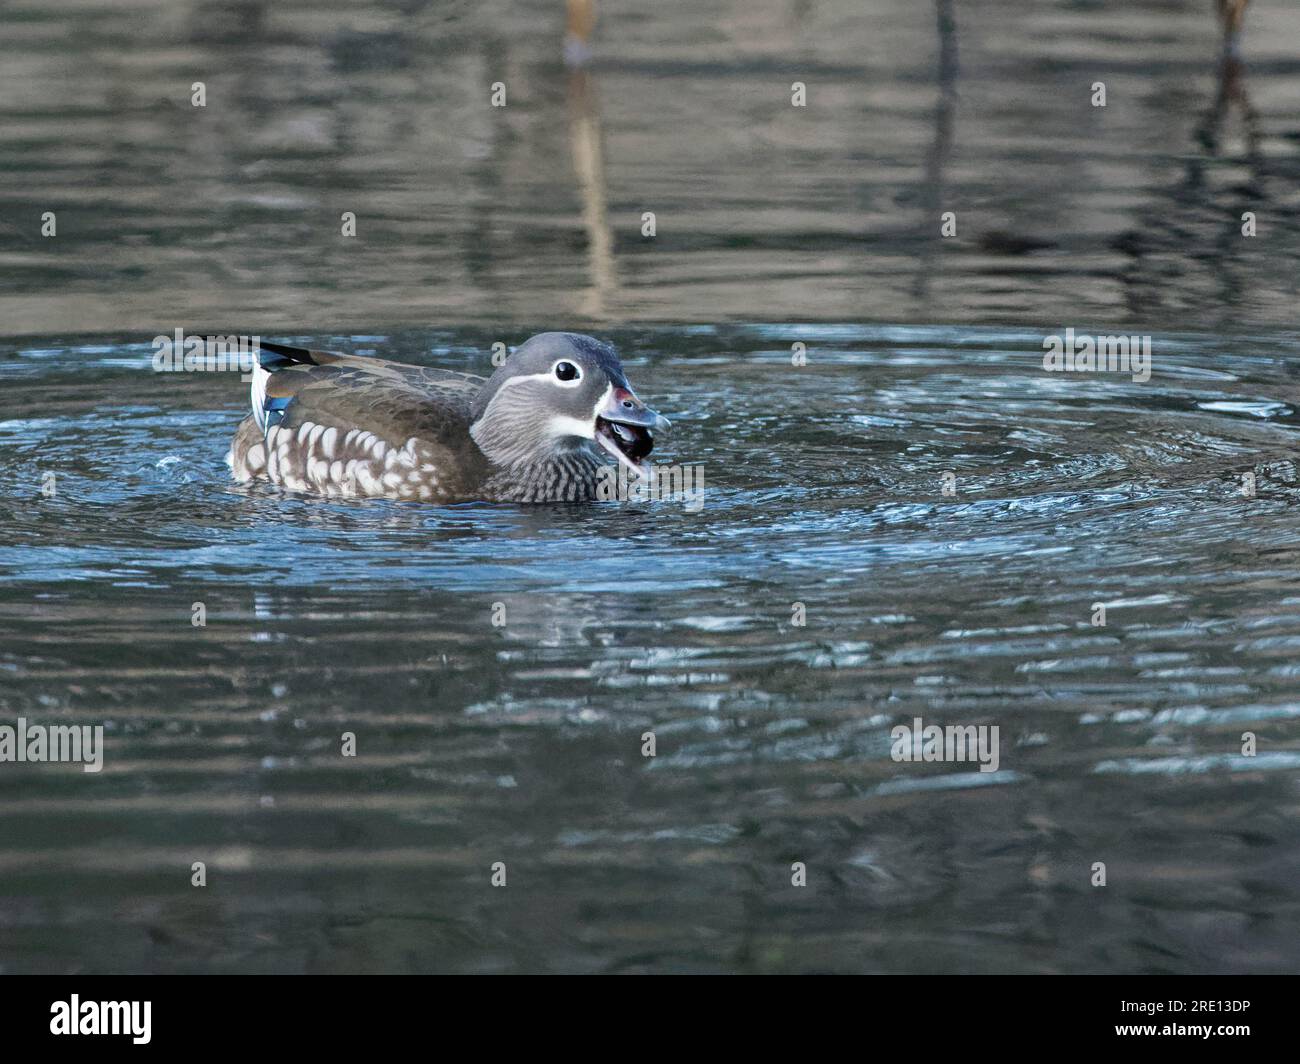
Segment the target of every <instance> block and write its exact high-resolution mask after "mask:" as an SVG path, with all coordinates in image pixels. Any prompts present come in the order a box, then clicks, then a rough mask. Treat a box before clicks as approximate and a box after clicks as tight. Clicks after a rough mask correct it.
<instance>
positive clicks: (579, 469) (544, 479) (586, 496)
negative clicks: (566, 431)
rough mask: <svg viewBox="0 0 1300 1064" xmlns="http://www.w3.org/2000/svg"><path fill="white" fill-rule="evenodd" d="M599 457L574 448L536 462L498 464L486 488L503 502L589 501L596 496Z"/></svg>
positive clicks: (583, 449)
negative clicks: (508, 464) (509, 464)
mask: <svg viewBox="0 0 1300 1064" xmlns="http://www.w3.org/2000/svg"><path fill="white" fill-rule="evenodd" d="M600 466H601V463H600V460H599V459H597V458H596V456H595V455H593V454H592V453H591V452H590V451H588V450H587V449H586V448H575V449H573V450H571V451H565V452H563V453H561V454H558V455H553V456H551V457H549V458H547V459H545V460H544V461H540V462H518V463H516V464H514V465H511V466H498V467H497V469H496V471H495V472H494V473H493V474H492V475H491V476H490V477H489V478H488V481H487V484H486V488H487V490H488V492H489V493H490V495H491V496H492V497H493V498H496V499H500V500H502V501H506V502H589V501H590V500H592V499H594V498H595V497H596V485H597V470H599V469H600Z"/></svg>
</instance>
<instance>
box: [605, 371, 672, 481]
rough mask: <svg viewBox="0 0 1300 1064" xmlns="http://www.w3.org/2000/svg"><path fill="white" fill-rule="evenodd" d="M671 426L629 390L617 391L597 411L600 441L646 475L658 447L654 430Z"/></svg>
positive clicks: (613, 453) (624, 462) (641, 473)
mask: <svg viewBox="0 0 1300 1064" xmlns="http://www.w3.org/2000/svg"><path fill="white" fill-rule="evenodd" d="M667 427H668V419H667V418H666V417H662V416H661V415H659V414H656V413H655V412H654V411H653V410H651V409H650V408H649V407H648V406H646V405H645V403H643V402H641V400H640V399H638V398H637V397H636V396H635V395H633V394H632V392H631V390H630V389H628V388H615V389H613V390H612V391H611V392H610V394H609V398H608V400H607V401H606V402H605V404H604V406H603V407H602V408H601V409H599V410H597V411H596V442H597V443H598V444H600V446H601V448H602V449H604V450H606V451H608V452H609V453H610V454H612V455H613V456H614V457H615V458H617V459H618V460H619V462H620V463H622V464H623V465H625V466H627V467H628V469H630V470H632V471H633V472H635V473H637V474H639V475H642V476H645V475H647V474H648V473H649V472H650V463H648V462H647V461H646V457H647V456H648V455H649V454H650V452H651V451H652V450H654V445H655V439H654V437H653V436H652V435H650V430H651V429H666V428H667Z"/></svg>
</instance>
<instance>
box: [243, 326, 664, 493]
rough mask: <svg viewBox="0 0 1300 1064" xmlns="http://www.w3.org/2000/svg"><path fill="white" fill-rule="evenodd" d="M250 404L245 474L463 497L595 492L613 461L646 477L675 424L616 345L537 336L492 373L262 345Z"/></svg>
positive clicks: (303, 483)
mask: <svg viewBox="0 0 1300 1064" xmlns="http://www.w3.org/2000/svg"><path fill="white" fill-rule="evenodd" d="M261 350H262V354H261V356H260V358H259V360H258V365H257V367H256V368H255V370H254V374H253V387H252V402H253V412H252V413H251V414H250V415H249V416H248V417H246V418H244V420H243V421H242V422H240V425H239V428H238V429H237V430H236V432H235V438H234V441H233V442H232V444H231V447H230V455H229V456H228V458H227V461H228V462H229V463H230V468H231V470H232V471H233V473H234V475H235V479H236V480H238V481H240V482H241V483H247V482H249V481H254V480H267V481H270V482H271V483H273V484H279V485H282V486H283V487H286V488H289V489H291V490H294V491H313V492H319V493H321V494H324V495H332V496H382V497H385V498H390V499H424V500H429V501H432V502H457V501H464V500H469V499H485V500H492V501H501V502H577V501H585V500H590V499H593V498H595V497H596V487H597V482H598V479H599V474H598V471H599V469H600V467H601V466H602V464H604V462H605V459H604V456H605V455H608V456H612V457H613V458H614V459H616V460H617V461H618V462H621V463H622V464H623V465H626V466H627V467H628V468H629V469H631V470H635V471H636V472H638V473H641V472H644V471H645V469H646V466H645V463H644V459H645V457H646V456H647V455H648V454H649V453H650V450H651V448H652V447H653V446H654V439H653V437H652V436H651V434H650V430H651V429H660V428H667V427H668V421H667V420H666V419H665V418H663V417H660V416H659V415H658V414H656V413H655V412H654V411H653V410H650V409H649V408H648V407H646V405H645V404H644V403H642V402H641V400H640V399H638V398H637V397H636V396H635V395H634V394H633V392H632V388H631V386H630V385H629V384H628V382H627V378H626V377H625V376H624V374H623V366H622V364H621V363H620V362H619V360H618V356H617V355H616V354H615V353H614V349H613V348H612V347H610V346H609V345H608V344H605V343H601V342H600V341H599V340H595V339H593V338H592V337H590V336H581V335H578V334H576V333H541V334H540V335H538V336H534V337H533V338H532V339H530V340H529V341H528V342H527V343H525V344H524V345H523V346H522V347H520V348H519V349H518V350H516V351H515V352H514V353H513V354H512V355H511V356H510V357H509V358H507V359H506V361H505V362H504V363H503V364H502V366H501V367H500V368H499V369H498V370H497V371H496V372H495V373H494V374H492V376H491V377H489V378H487V379H486V380H485V379H484V378H482V377H477V376H474V375H473V374H469V373H457V372H454V371H452V370H441V369H424V368H422V367H420V366H409V365H404V364H402V363H400V362H389V361H386V360H384V359H379V358H368V357H364V356H361V355H343V354H336V353H334V352H328V351H308V350H306V349H304V348H300V347H286V346H284V345H283V344H271V343H262V344H261Z"/></svg>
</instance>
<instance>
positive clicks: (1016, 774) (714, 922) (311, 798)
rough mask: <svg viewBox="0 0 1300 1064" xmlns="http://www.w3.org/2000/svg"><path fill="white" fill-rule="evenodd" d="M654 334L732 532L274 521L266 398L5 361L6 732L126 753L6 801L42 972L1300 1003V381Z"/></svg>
mask: <svg viewBox="0 0 1300 1064" xmlns="http://www.w3.org/2000/svg"><path fill="white" fill-rule="evenodd" d="M613 338H614V339H615V340H616V341H618V342H620V344H621V345H622V347H623V349H624V351H625V352H626V355H627V361H628V365H629V372H630V374H631V376H632V379H633V380H634V381H635V382H636V383H637V386H638V388H639V389H640V391H641V392H642V394H643V395H645V396H647V397H649V398H651V399H652V400H653V401H654V403H655V405H657V406H658V407H659V408H660V409H662V410H664V411H665V412H666V413H668V414H669V415H670V416H671V417H672V418H673V421H674V428H673V431H672V433H671V434H670V435H669V436H668V437H666V438H665V440H664V447H663V450H662V452H661V454H660V457H661V458H662V460H663V461H676V462H685V461H689V462H698V463H702V464H703V466H704V470H705V476H706V480H705V483H706V494H705V497H704V506H703V508H702V509H700V510H699V511H698V512H695V513H692V512H689V511H688V510H687V509H686V508H685V507H684V506H682V505H680V504H676V503H672V502H668V501H664V502H658V503H646V504H638V505H622V504H604V505H595V506H533V507H515V506H501V505H491V506H489V505H463V506H452V507H430V506H425V505H418V504H403V503H394V502H386V501H370V502H350V503H341V502H328V501H323V500H316V499H310V498H307V497H295V496H286V495H284V494H281V493H279V492H278V491H276V490H274V489H270V488H265V487H262V488H253V489H251V490H249V489H243V488H240V487H238V486H236V485H234V484H232V483H231V482H230V481H229V479H228V471H227V470H226V468H225V466H224V464H223V462H222V455H223V452H224V448H225V446H226V443H227V441H228V437H229V435H230V432H231V430H232V428H233V426H234V424H235V423H236V421H237V420H238V418H239V417H240V416H241V412H242V403H243V402H244V399H243V388H242V386H241V385H240V384H239V383H238V381H237V379H235V378H234V377H233V376H232V375H220V374H189V375H179V376H177V375H159V374H154V373H153V372H152V371H151V369H150V365H149V351H148V349H147V345H143V344H139V343H135V344H131V343H127V342H125V341H124V340H123V339H122V338H100V339H99V340H97V341H95V342H93V343H81V344H77V345H72V346H48V347H32V346H26V345H18V344H11V345H8V346H6V347H5V348H3V349H0V379H3V382H4V388H3V390H0V485H3V490H4V493H5V504H6V510H7V512H8V516H7V517H6V519H5V524H4V535H3V537H2V538H0V710H2V711H3V716H4V717H5V719H6V720H11V719H12V718H15V717H17V716H19V715H23V716H26V717H27V718H29V719H31V720H34V721H35V720H39V721H42V722H46V723H56V722H76V723H96V722H104V723H105V724H106V727H107V728H108V733H107V734H108V745H107V754H106V764H105V768H104V770H103V772H102V773H100V774H98V775H87V774H84V773H82V772H80V771H77V770H76V769H75V768H72V767H63V766H59V767H55V766H30V765H29V766H13V765H10V766H7V767H6V768H5V769H4V771H3V772H2V773H0V882H3V892H2V897H0V943H3V946H2V948H0V958H2V960H3V964H4V967H5V970H7V971H82V970H92V971H101V970H112V971H177V972H196V971H289V972H295V971H311V972H330V971H393V970H397V971H448V970H450V971H538V970H543V971H604V972H608V971H760V972H765V971H810V970H818V971H826V970H830V971H868V972H872V971H877V972H879V971H884V972H912V971H938V970H941V971H964V972H975V971H1114V970H1123V971H1144V972H1170V971H1172V972H1194V971H1230V972H1231V971H1283V970H1293V969H1294V968H1295V965H1296V962H1297V949H1296V942H1297V941H1300V938H1298V937H1297V934H1296V932H1297V914H1296V903H1295V894H1294V884H1295V882H1296V873H1297V861H1296V852H1297V843H1298V842H1300V838H1298V837H1297V835H1298V832H1297V828H1296V823H1297V821H1296V812H1297V807H1296V806H1297V796H1296V781H1297V778H1298V775H1297V770H1298V769H1300V732H1298V731H1297V725H1296V721H1297V716H1298V715H1300V705H1298V704H1297V702H1296V698H1295V693H1296V672H1297V666H1296V664H1295V657H1296V649H1297V647H1300V579H1298V578H1297V563H1298V560H1300V559H1298V558H1297V551H1296V547H1295V522H1296V513H1297V506H1298V505H1300V485H1297V481H1296V470H1295V465H1294V462H1293V460H1292V454H1293V452H1294V448H1295V442H1296V427H1297V417H1296V408H1295V405H1294V401H1295V393H1296V380H1295V366H1296V365H1297V362H1296V361H1295V359H1296V355H1297V351H1296V344H1295V341H1294V340H1291V339H1288V338H1284V337H1278V336H1274V337H1270V338H1267V339H1255V340H1249V339H1240V338H1237V339H1233V340H1231V341H1230V342H1225V341H1223V340H1220V339H1216V338H1214V337H1210V336H1206V335H1201V334H1194V333H1184V334H1177V335H1174V334H1160V335H1157V336H1156V337H1155V338H1154V345H1153V360H1154V372H1153V375H1152V378H1151V380H1150V381H1148V382H1146V383H1141V384H1140V383H1134V382H1132V381H1131V380H1130V379H1129V378H1127V377H1123V376H1118V375H1107V376H1096V375H1094V376H1086V375H1076V376H1069V375H1062V374H1048V373H1045V372H1044V371H1043V369H1042V348H1041V335H1039V334H1037V333H1029V332H1024V331H1016V330H991V329H979V328H950V327H944V328H938V327H931V328H919V327H904V326H891V327H886V326H850V325H843V326H840V327H837V328H833V329H832V328H827V327H825V326H791V325H771V326H765V325H750V326H735V327H695V328H691V329H686V330H682V329H636V330H632V331H628V332H625V333H619V332H615V333H614V334H613ZM303 339H311V340H314V341H316V342H319V343H321V344H327V345H331V346H335V347H339V348H343V349H348V350H360V351H367V350H374V349H376V348H382V349H383V350H385V351H387V352H389V353H391V354H394V355H396V356H399V357H404V358H408V359H410V360H412V361H420V362H427V363H430V364H439V365H449V366H458V367H463V368H470V369H474V368H480V369H481V368H484V367H485V366H486V364H487V358H488V351H489V349H490V338H489V337H488V335H487V334H483V333H475V332H473V331H463V332H457V333H454V334H452V333H439V334H430V333H427V332H426V333H420V332H401V333H395V334H392V335H386V336H382V337H379V336H373V335H371V336H366V337H343V336H322V337H304V338H303ZM799 340H802V341H803V342H805V343H806V344H807V345H808V352H809V364H808V365H807V366H804V367H802V368H796V367H793V366H791V365H790V345H791V344H792V343H794V342H796V341H799ZM49 471H53V472H54V473H55V475H56V481H55V482H56V484H57V493H56V494H55V495H54V497H52V498H49V497H44V496H42V494H41V492H40V487H41V484H42V483H43V480H42V477H43V474H44V473H46V472H49ZM946 473H947V474H952V477H951V478H948V477H945V475H944V474H946ZM1244 473H1253V474H1254V478H1255V479H1254V493H1253V494H1246V493H1243V485H1244V484H1246V483H1248V482H1247V481H1245V480H1243V477H1242V474H1244ZM945 485H950V486H952V487H953V488H954V489H955V494H945ZM196 602H202V603H204V604H205V607H206V611H207V625H206V627H203V628H196V627H194V626H193V625H192V623H191V617H192V607H193V604H194V603H196ZM497 603H502V604H504V608H505V618H506V624H505V625H504V626H503V627H494V626H493V623H492V620H493V609H494V605H495V604H497ZM795 603H803V604H804V607H805V610H806V625H804V626H797V625H795V624H793V623H792V619H793V604H795ZM1098 603H1102V604H1105V606H1106V614H1105V620H1106V623H1105V625H1104V626H1099V625H1095V624H1094V623H1093V620H1094V618H1095V617H1096V604H1098ZM917 716H919V717H922V718H923V719H924V720H926V721H927V722H935V723H940V724H966V723H972V724H986V725H997V726H998V727H999V729H1000V734H1001V737H1002V748H1001V750H1002V752H1001V759H1000V766H999V771H997V772H996V773H980V772H978V771H975V770H974V769H975V766H973V765H969V764H967V765H963V764H900V763H898V762H895V761H893V760H892V759H891V757H890V745H891V744H890V729H891V727H893V726H894V725H895V724H898V723H904V722H910V721H911V720H912V719H913V718H914V717H917ZM348 731H350V732H353V733H355V735H356V736H357V744H358V751H359V756H357V757H356V758H354V759H352V758H344V757H342V756H340V737H341V735H342V734H343V733H344V732H348ZM647 731H652V732H654V733H655V736H656V741H657V756H656V757H654V758H652V759H651V758H645V757H643V756H642V754H641V747H642V736H643V734H644V733H646V732H647ZM1245 732H1251V733H1254V734H1255V735H1256V736H1257V740H1258V751H1259V752H1258V754H1257V755H1256V756H1255V757H1253V758H1251V757H1244V756H1242V735H1243V733H1245ZM198 860H201V861H204V862H206V863H207V866H208V870H209V873H208V874H209V884H208V886H207V887H206V888H203V889H198V888H193V887H191V886H190V885H189V877H190V866H191V864H192V862H194V861H198ZM498 861H501V862H504V863H505V865H506V869H507V885H506V886H505V887H504V888H494V887H492V886H490V884H489V877H490V875H491V866H492V865H493V864H494V863H495V862H498ZM794 862H804V863H805V865H806V866H807V869H808V885H807V886H806V887H803V888H795V887H792V886H791V880H790V877H791V866H792V864H793V863H794ZM1095 862H1104V863H1105V865H1106V868H1107V876H1108V883H1107V885H1106V886H1105V887H1104V888H1098V887H1094V886H1092V885H1091V878H1092V874H1093V873H1092V867H1093V865H1094V863H1095Z"/></svg>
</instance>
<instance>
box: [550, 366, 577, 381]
mask: <svg viewBox="0 0 1300 1064" xmlns="http://www.w3.org/2000/svg"><path fill="white" fill-rule="evenodd" d="M555 376H556V377H557V378H558V379H560V380H562V381H576V380H577V379H578V378H579V377H581V376H582V371H581V370H579V369H578V367H577V366H575V365H574V364H573V363H572V362H557V363H555Z"/></svg>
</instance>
